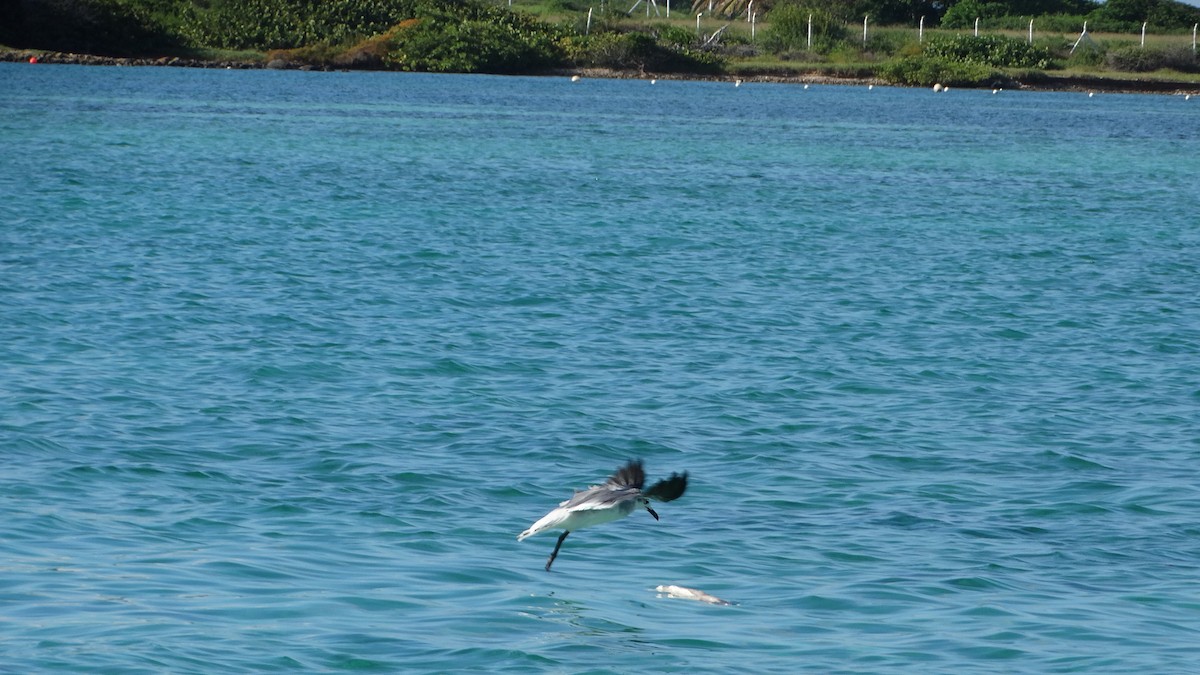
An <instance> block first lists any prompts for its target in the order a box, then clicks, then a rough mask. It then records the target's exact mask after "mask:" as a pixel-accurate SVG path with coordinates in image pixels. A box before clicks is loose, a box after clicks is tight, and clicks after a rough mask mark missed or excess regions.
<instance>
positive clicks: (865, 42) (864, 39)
mask: <svg viewBox="0 0 1200 675" xmlns="http://www.w3.org/2000/svg"><path fill="white" fill-rule="evenodd" d="M867 16H868V15H867V14H863V46H864V47H866V46H867Z"/></svg>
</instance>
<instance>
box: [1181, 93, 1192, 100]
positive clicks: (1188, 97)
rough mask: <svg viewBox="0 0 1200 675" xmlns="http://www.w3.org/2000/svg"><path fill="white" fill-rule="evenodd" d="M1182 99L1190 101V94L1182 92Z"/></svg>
mask: <svg viewBox="0 0 1200 675" xmlns="http://www.w3.org/2000/svg"><path fill="white" fill-rule="evenodd" d="M1183 100H1185V101H1190V100H1192V95H1191V94H1184V95H1183Z"/></svg>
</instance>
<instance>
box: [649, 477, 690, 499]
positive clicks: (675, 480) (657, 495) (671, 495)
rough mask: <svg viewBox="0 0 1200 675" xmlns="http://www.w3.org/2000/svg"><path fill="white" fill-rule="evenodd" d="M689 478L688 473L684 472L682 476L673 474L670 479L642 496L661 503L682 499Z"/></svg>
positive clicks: (655, 485) (661, 481) (653, 486)
mask: <svg viewBox="0 0 1200 675" xmlns="http://www.w3.org/2000/svg"><path fill="white" fill-rule="evenodd" d="M687 476H688V475H687V472H686V471H684V472H683V475H682V476H681V475H679V474H677V473H674V472H672V473H671V477H670V478H667V479H665V480H660V481H658V482H657V483H655V484H654V485H651V486H650V489H649V490H645V491H644V492H643V493H642V494H644V495H646V497H648V498H650V499H656V500H658V501H660V502H669V501H674V500H676V499H679V498H680V497H682V496H683V491H684V490H686V489H687Z"/></svg>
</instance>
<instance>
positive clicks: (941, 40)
mask: <svg viewBox="0 0 1200 675" xmlns="http://www.w3.org/2000/svg"><path fill="white" fill-rule="evenodd" d="M881 1H882V0H881ZM1063 1H1067V0H1063ZM1070 1H1072V2H1077V3H1078V2H1086V0H1070ZM1120 1H1121V0H1109V3H1110V5H1106V6H1105V7H1107V8H1109V9H1110V10H1111V7H1113V6H1117V5H1115V4H1111V3H1118V2H1120ZM738 2H739V0H726V2H725V3H717V4H716V5H715V6H718V7H725V8H726V9H727V10H728V11H729V12H731V13H732V16H730V15H721V14H720V13H719V12H712V13H710V12H707V11H706V10H707V6H706V4H705V0H701V2H698V3H697V4H696V5H695V6H692V5H684V6H679V5H675V6H674V7H673V8H672V12H671V14H670V16H667V12H666V3H665V0H663V2H660V3H659V4H658V5H657V7H652V10H651V12H650V13H649V16H647V13H646V12H645V9H644V5H639V6H638V7H637V10H636V11H634V12H633V13H630V12H629V11H628V10H629V8H630V6H632V5H633V2H632V0H625V1H624V2H621V3H620V4H618V5H615V6H614V5H613V4H612V3H611V2H609V3H598V4H597V5H590V4H586V0H516V1H515V2H513V4H512V5H509V4H508V3H507V2H504V3H499V2H495V1H488V2H483V1H479V0H326V1H324V2H321V3H312V2H305V1H304V0H245V1H242V2H233V1H232V0H226V1H222V0H210V1H209V2H205V3H197V2H189V1H187V0H73V1H66V0H63V1H61V2H52V3H44V4H37V3H25V4H24V5H21V4H20V3H18V6H24V7H42V8H43V9H42V10H40V11H41V13H40V14H38V13H35V14H30V13H29V12H28V11H27V12H26V14H24V15H21V16H12V15H9V16H6V17H0V18H3V19H6V22H5V23H4V24H3V26H7V27H8V29H7V32H6V33H0V39H3V40H4V41H6V42H8V43H9V44H12V45H13V48H12V49H10V50H9V52H8V56H6V57H5V58H6V59H7V60H17V59H20V60H25V59H26V58H27V56H23V55H26V54H32V53H35V52H33V51H28V50H36V53H39V54H41V58H43V59H44V60H60V61H66V62H80V63H98V62H127V63H138V64H142V63H154V64H164V63H165V64H169V65H212V64H224V65H226V66H227V67H233V65H237V66H238V67H260V66H271V67H304V68H320V69H381V70H402V71H432V72H485V73H531V74H537V73H551V72H564V71H584V70H586V71H589V72H608V73H613V74H621V75H624V76H658V77H666V76H681V77H705V78H712V77H729V78H742V79H770V80H784V81H788V80H794V81H873V82H886V83H891V84H899V85H909V86H930V85H932V84H934V83H941V84H946V85H953V86H958V87H993V86H996V85H997V83H1003V84H1005V85H1007V86H1018V85H1025V86H1039V87H1041V86H1045V87H1052V88H1062V87H1069V86H1073V83H1074V84H1078V85H1079V86H1087V87H1090V88H1108V89H1121V90H1146V91H1160V90H1171V89H1172V88H1174V89H1179V90H1189V91H1190V90H1195V89H1196V88H1198V87H1200V60H1198V57H1197V54H1196V52H1195V49H1194V47H1193V37H1192V34H1191V31H1190V30H1188V29H1187V27H1186V26H1185V25H1183V24H1180V25H1178V26H1175V27H1174V28H1170V29H1167V28H1161V27H1156V30H1155V31H1152V32H1148V34H1147V35H1146V36H1145V39H1144V42H1143V38H1142V35H1141V34H1140V31H1138V32H1136V33H1131V32H1120V31H1117V32H1112V31H1110V32H1103V33H1101V32H1094V31H1092V32H1089V33H1088V34H1087V35H1086V36H1085V37H1083V38H1082V39H1081V37H1080V31H1082V21H1083V20H1084V17H1082V16H1081V17H1075V16H1056V17H1049V16H1047V17H1038V18H1035V19H1034V23H1035V32H1034V34H1033V39H1032V41H1031V40H1030V36H1029V33H1028V31H1027V30H1016V29H1014V28H1011V26H1013V25H1024V24H1027V22H1028V19H1027V17H990V18H988V19H987V21H982V20H981V23H982V24H983V27H982V29H981V30H980V32H979V34H978V35H975V31H974V27H973V26H972V27H971V28H969V29H966V28H944V27H937V26H935V25H930V26H928V27H924V26H921V24H916V25H892V26H882V27H880V26H874V25H871V24H870V23H869V22H868V25H867V30H866V34H865V35H864V32H863V26H862V24H861V23H858V24H854V23H852V22H849V21H848V20H846V18H845V17H844V16H835V15H834V14H832V13H831V12H830V11H829V10H827V9H815V10H814V9H812V6H809V5H805V6H801V5H799V4H795V2H797V0H775V1H774V2H773V3H772V2H771V0H757V3H756V4H757V5H758V6H760V7H761V8H762V9H763V11H762V15H761V16H759V13H758V12H755V13H754V14H753V17H754V19H755V20H754V21H753V22H750V21H747V20H746V16H747V15H746V14H745V13H744V12H745V9H746V8H747V7H749V6H751V5H748V3H747V4H743V5H739V4H738ZM967 2H975V0H960V2H959V3H957V4H953V5H952V6H951V9H952V10H954V9H960V8H961V7H962V6H963V3H967ZM1151 2H1160V3H1167V4H1166V5H1164V6H1166V7H1167V8H1168V9H1170V10H1171V11H1175V10H1176V9H1177V8H1176V7H1174V5H1175V4H1177V3H1170V2H1169V0H1151ZM839 6H841V5H839ZM847 6H848V5H847ZM696 8H700V10H701V11H696ZM9 11H11V10H9ZM1096 11H1100V10H1096ZM1111 11H1115V10H1111ZM1111 11H1110V13H1111ZM964 12H965V10H964ZM964 12H960V14H963V15H964V16H965V15H966V14H965V13H964ZM697 14H699V15H700V16H697ZM1093 14H1094V13H1093ZM1164 16H1174V15H1173V14H1169V13H1167V14H1164ZM1180 16H1181V17H1182V18H1181V19H1179V21H1186V20H1190V18H1193V17H1191V15H1188V14H1187V13H1186V12H1184V13H1183V14H1181V15H1180ZM1018 18H1019V19H1020V20H1019V21H1017V19H1018ZM1194 18H1198V19H1200V10H1196V12H1195V17H1194ZM945 19H946V21H945V23H947V24H951V23H954V14H953V12H947V14H946V17H945ZM1077 19H1078V22H1077V21H1076V20H1077ZM1105 21H1106V22H1107V25H1116V26H1118V27H1119V28H1128V27H1129V25H1128V22H1126V23H1121V22H1120V21H1117V20H1116V19H1113V18H1111V17H1110V18H1109V19H1105ZM1039 22H1040V24H1044V25H1049V26H1057V27H1059V28H1062V27H1065V26H1070V25H1073V24H1075V23H1076V22H1077V23H1078V25H1079V31H1076V30H1075V29H1074V28H1072V29H1070V30H1059V29H1056V30H1053V31H1050V30H1038V29H1036V26H1038V25H1039ZM930 23H931V24H933V23H934V22H932V21H931V22H930ZM1135 27H1138V26H1135ZM64 54H66V55H64ZM80 54H87V55H89V56H87V57H84V56H79V55H80ZM1079 83H1085V84H1079ZM1104 83H1109V84H1108V86H1101V85H1103V84H1104Z"/></svg>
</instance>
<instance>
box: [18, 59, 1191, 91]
mask: <svg viewBox="0 0 1200 675" xmlns="http://www.w3.org/2000/svg"><path fill="white" fill-rule="evenodd" d="M33 58H36V59H37V61H36V62H37V63H39V64H43V63H44V64H57V65H81V66H122V67H145V66H155V67H175V68H206V69H214V70H304V71H318V72H349V71H351V70H375V69H364V68H335V67H332V66H314V65H309V64H303V63H298V62H289V61H284V60H282V59H274V60H271V61H267V60H266V59H265V58H264V59H263V60H257V61H256V60H245V59H202V58H196V57H188V56H160V57H124V56H97V55H94V54H75V53H70V52H54V51H41V50H34V49H17V50H3V51H0V62H8V63H28V62H30V59H33ZM378 72H391V71H384V70H379V71H378ZM526 74H527V75H532V76H547V77H573V76H579V77H584V78H591V79H616V80H644V79H650V78H656V79H659V80H683V81H698V82H734V81H743V82H767V83H772V84H820V85H831V86H868V85H875V86H900V85H891V84H888V83H887V82H885V81H883V80H881V79H879V78H874V77H834V76H830V75H824V74H822V73H818V72H811V73H796V74H786V75H785V74H755V75H732V74H724V75H708V74H704V73H646V72H642V71H636V70H612V69H607V68H567V69H558V70H552V71H546V72H540V73H526ZM962 88H967V87H962ZM978 88H980V89H983V88H985V87H978ZM1005 88H1008V89H1016V90H1021V91H1069V92H1093V91H1095V92H1104V93H1109V94H1158V95H1185V94H1191V95H1200V83H1195V82H1183V81H1177V80H1158V79H1121V78H1111V77H1104V76H1102V75H1062V76H1057V75H1054V74H1052V73H1050V72H1047V71H1039V72H1038V73H1037V75H1036V76H1035V77H1027V78H1017V79H1012V80H1009V81H1008V82H1006V83H1005Z"/></svg>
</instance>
